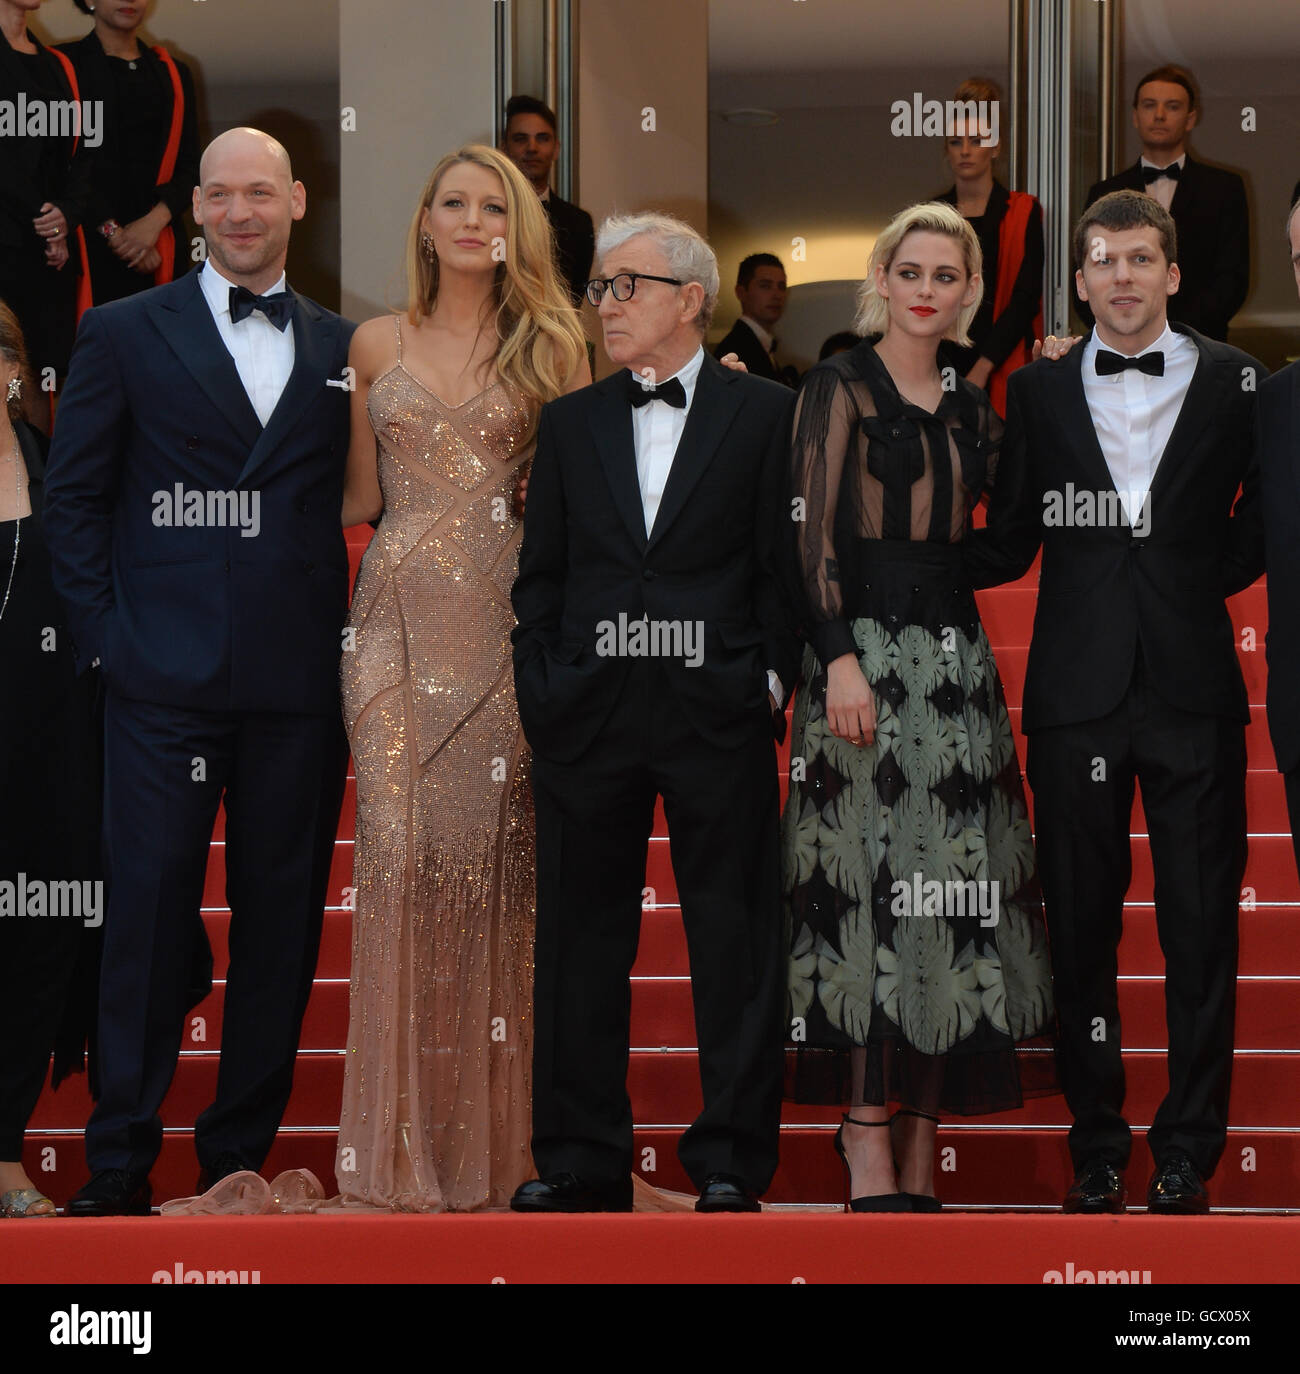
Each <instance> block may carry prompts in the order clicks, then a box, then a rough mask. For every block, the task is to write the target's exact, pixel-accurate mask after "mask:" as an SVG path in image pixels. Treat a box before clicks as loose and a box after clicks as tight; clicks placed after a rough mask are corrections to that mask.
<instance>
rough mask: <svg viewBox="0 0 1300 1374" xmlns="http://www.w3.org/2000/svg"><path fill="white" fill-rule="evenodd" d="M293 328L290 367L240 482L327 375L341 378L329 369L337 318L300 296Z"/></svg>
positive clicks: (263, 458)
mask: <svg viewBox="0 0 1300 1374" xmlns="http://www.w3.org/2000/svg"><path fill="white" fill-rule="evenodd" d="M292 329H293V371H292V372H291V373H290V374H289V380H288V381H287V382H286V383H285V386H284V390H283V391H282V392H281V393H280V399H279V401H278V402H277V403H276V407H275V409H274V410H273V411H272V412H271V418H270V419H269V420H268V421H267V422H266V428H265V429H264V430H263V431H262V432H261V435H260V436H259V437H258V439H257V440H256V442H255V443H254V445H253V450H252V452H251V453H250V454H249V455H248V461H247V462H246V463H245V464H244V470H243V472H241V473H240V474H239V481H240V484H241V485H242V484H244V483H246V482H247V481H248V480H249V478H250V477H251V476H252V474H253V473H254V472H255V471H256V470H257V469H258V468H260V467H261V466H262V465H263V464H264V463H265V462H266V461H267V459H268V458H269V457H270V456H271V455H272V454H274V453H275V452H277V450H278V449H279V447H280V445H281V444H282V443H283V442H284V440H285V438H286V437H287V436H288V434H289V432H290V430H291V429H292V428H293V425H294V423H295V421H297V419H298V418H299V416H300V415H301V414H302V412H303V411H304V410H305V409H306V408H307V406H308V405H309V404H310V403H311V402H312V401H314V400H316V399H317V398H318V397H319V396H320V395H321V394H322V393H323V391H324V388H325V383H326V381H327V379H329V380H341V379H338V378H335V379H330V378H329V371H328V368H329V365H330V356H331V353H332V351H333V349H332V345H333V340H334V334H335V331H336V330H337V329H338V321H337V320H324V319H323V318H322V315H321V312H320V311H319V310H318V309H317V308H316V307H315V306H314V305H313V304H312V303H311V301H309V300H307V299H305V298H304V297H302V296H299V297H298V308H297V309H296V310H295V311H294V312H293V325H292ZM241 390H242V387H241Z"/></svg>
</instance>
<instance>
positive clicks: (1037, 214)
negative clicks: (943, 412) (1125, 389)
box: [939, 76, 1043, 415]
mask: <svg viewBox="0 0 1300 1374" xmlns="http://www.w3.org/2000/svg"><path fill="white" fill-rule="evenodd" d="M955 98H956V99H957V100H959V101H975V102H977V108H981V105H980V104H979V103H980V102H983V103H982V108H983V109H984V110H985V111H986V112H987V111H988V110H989V108H990V105H991V104H993V103H995V104H996V105H997V108H998V123H997V126H996V127H998V128H999V130H1000V129H1001V128H1002V127H1003V125H1004V123H1005V120H1006V118H1007V117H1009V114H1010V111H1009V110H1008V109H1007V106H1006V102H1005V101H1004V100H1003V99H1002V91H1001V89H1000V88H999V87H998V86H997V84H996V83H995V82H993V81H989V80H988V79H987V78H984V77H978V76H976V77H971V78H970V80H968V81H963V82H962V84H961V85H960V86H958V87H957V93H956V97H955ZM944 151H945V153H946V154H947V158H948V165H949V166H950V167H951V168H952V174H953V177H954V183H953V185H952V186H950V187H949V188H948V190H947V191H945V192H944V194H943V195H942V196H940V197H939V199H940V200H942V201H946V202H947V203H948V204H949V205H954V206H956V207H957V209H958V210H959V211H960V212H961V214H962V215H963V216H964V217H965V218H966V219H967V220H968V221H969V222H970V226H971V228H972V229H974V231H975V236H976V238H978V239H979V244H980V251H981V253H982V255H983V260H984V291H983V294H982V296H981V298H980V304H979V308H978V309H977V310H976V312H975V318H974V319H973V320H972V321H971V324H970V328H969V330H968V331H967V333H968V335H969V337H970V342H969V343H968V344H958V345H954V344H945V346H944V356H945V359H946V360H950V361H951V362H952V363H953V364H954V365H955V366H956V368H957V370H958V372H959V373H960V374H961V375H962V376H963V377H965V378H966V380H967V381H969V382H974V383H975V385H976V386H978V387H983V388H984V390H985V391H986V392H988V395H989V398H990V400H992V402H993V408H994V409H995V410H996V411H997V412H998V414H999V415H1005V414H1006V404H1007V399H1006V398H1007V377H1008V376H1010V374H1011V373H1012V372H1014V371H1015V370H1016V368H1018V367H1023V366H1024V364H1025V363H1027V362H1029V361H1030V355H1031V350H1032V347H1033V343H1034V340H1035V339H1041V338H1042V336H1043V207H1042V206H1041V205H1040V204H1039V203H1038V201H1037V200H1035V199H1034V197H1033V196H1031V195H1029V194H1027V193H1026V192H1024V191H1008V190H1007V188H1006V187H1005V186H1003V184H1002V183H1001V182H1000V181H997V180H996V179H995V178H994V175H993V168H994V164H995V163H996V161H997V158H998V155H999V153H1000V152H1001V151H1002V148H1001V144H1000V143H993V144H990V145H989V146H985V144H984V142H983V139H982V137H981V135H980V132H979V130H978V129H972V128H967V129H965V130H964V131H963V130H958V131H956V132H954V133H953V134H952V135H951V136H950V137H949V138H948V139H947V141H946V143H945V145H944Z"/></svg>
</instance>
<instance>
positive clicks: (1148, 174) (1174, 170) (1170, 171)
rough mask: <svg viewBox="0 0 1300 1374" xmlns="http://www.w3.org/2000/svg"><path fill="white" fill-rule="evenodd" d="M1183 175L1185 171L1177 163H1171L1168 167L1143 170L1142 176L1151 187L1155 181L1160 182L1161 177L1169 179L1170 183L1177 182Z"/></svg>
mask: <svg viewBox="0 0 1300 1374" xmlns="http://www.w3.org/2000/svg"><path fill="white" fill-rule="evenodd" d="M1182 173H1183V169H1182V168H1181V167H1180V166H1179V165H1178V164H1177V163H1176V162H1171V163H1170V164H1169V166H1168V167H1143V168H1142V175H1143V177H1144V178H1145V179H1146V183H1147V185H1148V186H1150V185H1151V183H1152V182H1153V181H1159V180H1160V178H1161V177H1168V178H1169V180H1170V181H1177V180H1178V178H1179V177H1180V176H1181V175H1182Z"/></svg>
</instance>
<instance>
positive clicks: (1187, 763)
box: [969, 191, 1264, 1213]
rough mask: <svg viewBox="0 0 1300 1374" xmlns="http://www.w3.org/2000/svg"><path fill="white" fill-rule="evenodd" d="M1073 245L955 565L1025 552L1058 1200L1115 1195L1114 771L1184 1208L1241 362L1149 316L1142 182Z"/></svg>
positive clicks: (1232, 668)
mask: <svg viewBox="0 0 1300 1374" xmlns="http://www.w3.org/2000/svg"><path fill="white" fill-rule="evenodd" d="M1074 253H1075V261H1076V264H1077V265H1078V270H1077V272H1076V274H1075V280H1076V284H1077V286H1078V288H1079V292H1080V294H1081V295H1086V297H1087V299H1088V300H1089V301H1090V302H1091V303H1092V308H1093V311H1094V313H1095V315H1096V317H1097V325H1096V329H1095V330H1094V331H1093V332H1092V334H1091V335H1090V336H1089V337H1088V339H1087V340H1086V341H1085V342H1084V344H1083V345H1082V346H1080V347H1077V348H1075V349H1074V350H1073V351H1072V352H1071V353H1069V354H1068V355H1067V356H1066V357H1064V358H1062V359H1060V360H1058V361H1047V360H1043V361H1040V362H1037V363H1033V364H1031V365H1030V366H1028V367H1026V368H1022V369H1021V370H1020V371H1019V372H1017V373H1015V374H1014V375H1013V376H1012V378H1011V382H1010V385H1009V387H1008V391H1007V430H1006V437H1005V439H1004V442H1003V448H1002V456H1001V460H1000V464H999V468H998V483H997V487H996V490H995V496H994V499H993V506H992V509H991V511H990V518H989V526H988V528H987V530H984V531H980V532H978V533H977V534H976V536H975V538H974V539H973V541H972V542H971V545H970V548H969V557H970V560H971V564H972V575H973V576H974V577H975V578H976V579H977V580H976V585H977V586H987V585H990V584H992V583H994V582H997V581H1002V580H1006V579H1007V578H1010V577H1018V576H1021V575H1022V574H1023V573H1024V572H1025V571H1026V569H1027V568H1028V567H1029V565H1030V564H1031V563H1032V561H1033V558H1034V555H1035V553H1036V552H1037V550H1038V548H1039V546H1040V544H1041V546H1042V550H1043V563H1042V573H1041V575H1040V578H1039V586H1038V607H1037V613H1036V615H1035V618H1034V629H1033V637H1032V640H1031V642H1030V647H1029V663H1028V667H1027V670H1026V674H1025V692H1024V712H1023V718H1022V724H1023V727H1024V730H1025V733H1026V735H1027V736H1028V742H1029V752H1028V759H1027V775H1028V778H1029V783H1030V786H1031V787H1032V788H1033V792H1034V819H1035V826H1036V830H1037V845H1038V861H1039V871H1040V875H1041V878H1042V883H1043V894H1044V899H1045V907H1046V913H1047V921H1048V932H1049V935H1050V939H1051V953H1052V971H1053V978H1054V984H1055V991H1056V1004H1057V1012H1058V1016H1059V1020H1060V1038H1059V1042H1058V1056H1059V1065H1060V1071H1061V1083H1062V1087H1063V1088H1064V1091H1065V1095H1066V1100H1067V1102H1068V1103H1069V1106H1070V1110H1071V1112H1072V1113H1073V1115H1074V1126H1073V1128H1072V1129H1071V1131H1070V1153H1071V1156H1072V1158H1073V1161H1074V1166H1075V1180H1074V1183H1073V1185H1072V1187H1071V1188H1070V1190H1069V1192H1068V1194H1067V1196H1066V1199H1065V1209H1066V1210H1067V1211H1078V1212H1118V1211H1123V1209H1124V1204H1125V1189H1124V1181H1123V1171H1124V1169H1125V1167H1126V1166H1127V1164H1128V1160H1129V1155H1130V1150H1131V1138H1130V1132H1129V1127H1128V1124H1127V1122H1126V1121H1125V1119H1124V1116H1123V1105H1124V1067H1123V1061H1122V1059H1121V1043H1120V1024H1119V1002H1118V996H1117V991H1116V970H1117V964H1116V949H1117V946H1118V944H1119V939H1120V935H1121V931H1122V925H1123V914H1124V896H1125V893H1126V891H1127V889H1128V886H1129V879H1130V876H1131V871H1132V859H1131V854H1130V840H1129V826H1130V822H1131V814H1132V809H1133V795H1134V784H1135V782H1137V783H1140V784H1141V787H1142V806H1143V810H1144V812H1145V815H1146V821H1147V829H1148V831H1149V834H1150V847H1151V862H1152V867H1153V869H1154V871H1155V892H1156V925H1157V929H1158V931H1159V936H1160V944H1161V948H1162V949H1163V951H1164V955H1165V1008H1166V1014H1167V1020H1168V1027H1169V1061H1168V1062H1169V1091H1168V1094H1167V1095H1166V1097H1165V1099H1164V1101H1163V1102H1162V1103H1161V1105H1160V1108H1159V1110H1158V1111H1157V1113H1156V1116H1155V1120H1154V1122H1153V1124H1152V1126H1151V1129H1150V1131H1149V1132H1148V1135H1147V1143H1148V1144H1149V1145H1150V1147H1151V1152H1152V1155H1153V1158H1154V1160H1155V1165H1156V1169H1155V1174H1154V1176H1153V1177H1152V1179H1151V1183H1150V1187H1149V1189H1148V1193H1147V1206H1148V1208H1149V1210H1151V1211H1153V1212H1167V1213H1169V1212H1174V1213H1176V1212H1197V1211H1204V1210H1206V1207H1207V1206H1208V1198H1207V1193H1206V1189H1205V1180H1206V1179H1208V1178H1209V1177H1210V1175H1211V1174H1212V1173H1213V1172H1214V1168H1215V1166H1216V1164H1217V1163H1218V1161H1219V1158H1220V1156H1221V1154H1222V1152H1223V1148H1224V1143H1225V1140H1226V1129H1227V1110H1228V1086H1229V1080H1230V1077H1231V1071H1232V1054H1233V1043H1232V1037H1233V1012H1234V1006H1235V993H1236V970H1237V911H1238V902H1239V899H1240V891H1241V878H1242V874H1243V872H1244V869H1245V862H1246V810H1245V777H1246V745H1245V732H1244V727H1245V725H1246V724H1247V723H1248V722H1249V720H1250V715H1249V711H1248V708H1247V698H1246V689H1245V685H1244V683H1243V681H1242V676H1241V668H1240V666H1239V664H1238V662H1237V657H1236V651H1235V636H1234V633H1233V627H1232V621H1231V619H1230V617H1229V615H1228V611H1227V608H1226V607H1225V605H1224V599H1225V598H1226V597H1228V596H1231V595H1233V594H1234V593H1236V592H1239V591H1241V590H1242V589H1243V588H1244V587H1247V586H1249V585H1250V583H1251V582H1253V581H1254V580H1255V579H1256V578H1257V577H1258V576H1259V575H1260V573H1261V572H1262V571H1263V539H1262V513H1261V510H1260V490H1259V467H1258V463H1257V462H1256V461H1255V457H1254V452H1253V443H1254V419H1255V400H1256V388H1257V386H1258V382H1259V380H1260V379H1262V377H1263V376H1264V369H1263V368H1262V367H1261V366H1260V364H1259V363H1257V362H1256V361H1255V359H1253V358H1251V357H1249V356H1248V355H1247V354H1245V353H1242V352H1241V351H1240V350H1238V349H1235V348H1230V347H1229V346H1228V345H1227V344H1222V343H1218V342H1215V341H1213V340H1209V339H1206V338H1204V337H1203V336H1201V335H1199V334H1197V333H1196V332H1195V331H1194V330H1192V329H1189V328H1188V327H1187V326H1186V325H1182V324H1175V325H1170V324H1169V323H1168V322H1167V319H1166V314H1165V302H1166V300H1167V299H1168V298H1170V297H1173V296H1174V293H1175V292H1176V291H1178V290H1179V289H1180V283H1179V272H1178V267H1177V265H1176V261H1177V246H1176V233H1175V230H1174V225H1173V221H1172V220H1171V219H1170V217H1169V215H1168V213H1167V212H1166V211H1165V210H1164V209H1163V207H1161V206H1160V205H1159V204H1158V203H1157V202H1156V201H1155V200H1153V199H1152V198H1151V197H1149V196H1146V195H1142V194H1140V193H1138V192H1135V191H1117V192H1114V193H1112V194H1110V195H1107V196H1105V197H1103V198H1102V199H1101V200H1099V201H1098V202H1096V203H1095V204H1093V205H1091V206H1089V207H1088V209H1087V211H1086V212H1085V213H1084V215H1083V217H1082V218H1081V219H1080V221H1079V223H1078V225H1077V226H1076V228H1075V233H1074ZM1175 298H1176V297H1175ZM1239 491H1240V498H1239V497H1238V492H1239Z"/></svg>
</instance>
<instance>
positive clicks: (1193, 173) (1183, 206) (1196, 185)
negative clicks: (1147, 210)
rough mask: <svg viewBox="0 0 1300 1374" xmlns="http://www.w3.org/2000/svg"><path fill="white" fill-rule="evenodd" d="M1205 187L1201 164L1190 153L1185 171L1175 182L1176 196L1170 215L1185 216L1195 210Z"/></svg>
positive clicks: (1170, 206) (1170, 207) (1170, 203)
mask: <svg viewBox="0 0 1300 1374" xmlns="http://www.w3.org/2000/svg"><path fill="white" fill-rule="evenodd" d="M1204 185H1205V182H1204V178H1203V177H1202V175H1201V164H1200V163H1199V162H1193V161H1192V155H1191V153H1188V154H1187V159H1186V161H1185V162H1184V163H1183V170H1182V171H1181V172H1180V173H1179V174H1178V180H1177V181H1176V182H1174V196H1173V199H1172V200H1171V201H1170V202H1169V213H1170V214H1171V215H1174V214H1178V215H1184V216H1185V215H1186V214H1187V212H1188V211H1189V210H1192V209H1194V208H1195V206H1196V202H1197V200H1198V199H1199V198H1200V192H1201V190H1202V189H1203V187H1204Z"/></svg>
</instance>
